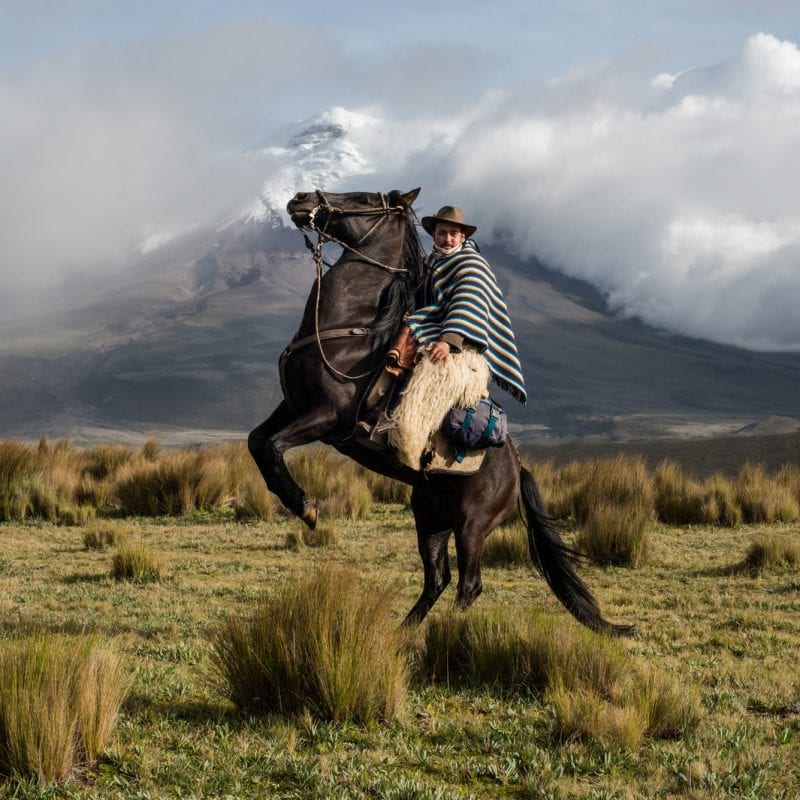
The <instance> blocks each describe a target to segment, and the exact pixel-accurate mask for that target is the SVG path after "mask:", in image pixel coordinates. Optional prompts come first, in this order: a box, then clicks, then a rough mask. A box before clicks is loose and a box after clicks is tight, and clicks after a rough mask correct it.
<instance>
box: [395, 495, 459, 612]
mask: <svg viewBox="0 0 800 800" xmlns="http://www.w3.org/2000/svg"><path fill="white" fill-rule="evenodd" d="M436 506H437V500H436V498H435V496H431V494H430V493H429V492H426V491H424V490H422V489H417V488H415V489H414V491H413V493H412V495H411V507H412V509H413V511H414V520H415V522H416V526H417V547H418V549H419V555H420V557H421V558H422V568H423V569H424V571H425V585H424V587H423V589H422V594H420V596H419V599H418V600H417V602H416V603H415V604H414V607H413V608H412V609H411V611H409V612H408V615H407V616H406V618H405V621H404V623H403V624H404V625H416V624H417V623H419V622H422V620H423V619H425V617H426V615H427V614H428V612H429V611H430V610H431V608H433V604H434V603H435V602H436V601H437V600H438V599H439V596H440V595H441V593H442V592H443V591H444V590H445V589H446V588H447V586H448V585H449V583H450V559H449V557H448V555H447V543H448V541H449V540H450V534H451V533H452V530H451V529H450V528H449V527H446V526H447V523H446V522H442V520H441V519H440V518H438V517H439V515H437V514H436V513H435V512H436ZM443 525H444V526H445V527H444V528H443V527H442V526H443Z"/></svg>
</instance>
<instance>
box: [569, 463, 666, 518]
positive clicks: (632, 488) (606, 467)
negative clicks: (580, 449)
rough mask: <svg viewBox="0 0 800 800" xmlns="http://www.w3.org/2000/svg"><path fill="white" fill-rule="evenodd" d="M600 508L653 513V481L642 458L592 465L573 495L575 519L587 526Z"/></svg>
mask: <svg viewBox="0 0 800 800" xmlns="http://www.w3.org/2000/svg"><path fill="white" fill-rule="evenodd" d="M600 505H616V506H622V507H630V508H641V509H643V510H644V511H645V512H647V513H651V512H652V511H653V509H654V497H653V481H652V478H651V477H650V473H649V472H648V470H647V466H646V465H645V463H644V459H643V458H642V457H641V456H627V455H617V456H614V457H613V458H601V459H597V460H595V461H593V462H591V464H590V466H589V469H588V474H587V475H586V478H585V480H584V481H583V485H582V486H581V487H580V489H579V490H578V492H577V493H576V495H575V501H574V506H575V517H576V519H577V521H578V522H579V523H581V524H583V523H584V522H586V521H587V520H588V519H589V517H590V516H591V514H592V512H593V511H594V509H595V508H597V507H598V506H600Z"/></svg>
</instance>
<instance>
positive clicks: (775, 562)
mask: <svg viewBox="0 0 800 800" xmlns="http://www.w3.org/2000/svg"><path fill="white" fill-rule="evenodd" d="M742 566H743V568H745V569H747V570H749V571H751V572H763V571H765V570H768V569H786V568H787V567H791V568H794V569H796V568H797V567H800V543H798V542H796V541H794V540H793V539H790V538H789V537H788V536H781V535H780V534H774V533H771V534H766V535H764V536H760V537H759V538H758V539H757V540H755V541H754V542H752V544H751V545H750V548H749V549H748V551H747V555H746V556H745V558H744V562H743V564H742Z"/></svg>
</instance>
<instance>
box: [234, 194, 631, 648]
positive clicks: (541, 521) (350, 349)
mask: <svg viewBox="0 0 800 800" xmlns="http://www.w3.org/2000/svg"><path fill="white" fill-rule="evenodd" d="M418 193H419V190H418V189H417V190H415V191H412V192H408V193H407V194H405V195H404V194H401V193H400V192H396V191H394V192H391V193H390V194H389V195H382V194H377V193H363V192H353V193H348V194H328V193H325V194H323V193H321V192H312V193H305V192H301V193H298V194H297V195H295V197H294V198H293V199H292V200H291V201H290V202H289V204H288V206H287V209H288V211H289V214H290V215H291V217H292V221H293V222H294V223H295V224H296V225H297V226H298V227H300V228H309V227H311V228H314V229H315V230H319V231H322V232H323V235H324V236H325V237H330V238H332V239H333V240H338V241H339V242H340V243H343V244H344V245H345V247H344V249H343V252H342V255H341V257H340V258H339V260H338V261H337V262H336V263H335V264H334V265H333V266H332V267H331V268H330V269H329V270H328V271H327V272H326V273H325V274H324V275H323V276H322V280H321V284H320V285H319V293H317V289H318V287H317V284H316V283H315V285H314V287H313V288H312V291H311V295H310V297H309V300H308V302H307V304H306V309H305V313H304V314H303V319H302V322H301V323H300V328H299V329H298V331H297V334H296V336H295V340H294V341H300V340H301V339H304V338H307V339H308V340H309V342H310V343H308V344H305V345H304V346H301V347H298V348H297V349H294V350H291V352H289V354H288V355H286V356H285V357H284V358H283V359H282V364H281V381H282V386H283V393H284V400H283V401H282V402H281V403H280V405H278V407H277V408H276V409H275V411H274V412H273V413H272V415H271V416H270V417H269V418H268V419H267V420H266V421H265V422H263V423H262V424H261V425H259V426H258V427H257V428H255V430H253V431H252V432H251V433H250V437H249V440H248V445H249V449H250V452H251V454H252V456H253V458H254V459H255V462H256V464H257V465H258V468H259V470H260V471H261V474H262V475H263V476H264V480H265V481H266V483H267V486H268V488H269V489H270V490H271V491H272V492H274V493H275V494H276V495H277V496H278V497H279V498H280V500H281V501H282V502H283V504H284V505H285V506H286V507H287V508H289V509H290V510H292V511H293V512H294V513H295V514H297V516H299V517H300V518H301V519H303V520H304V521H305V522H306V523H307V524H308V525H309V526H311V527H313V526H314V525H315V524H316V517H317V513H316V505H315V503H314V502H313V501H311V500H309V499H307V498H306V496H305V493H304V492H303V490H302V489H301V488H300V487H299V486H298V485H297V483H295V481H294V479H293V478H292V476H291V475H290V474H289V472H288V471H287V469H286V464H285V462H284V454H285V453H286V451H287V450H289V449H290V448H292V447H297V446H299V445H303V444H308V443H310V442H315V441H322V442H326V443H328V444H331V445H333V446H334V447H335V448H336V449H337V450H339V451H340V452H342V453H344V454H345V455H347V456H349V457H350V458H352V459H353V460H355V461H357V462H358V463H360V464H362V465H364V466H365V467H367V468H368V469H371V470H373V471H375V472H378V473H380V474H383V475H387V476H389V477H392V478H396V479H399V480H401V481H404V482H406V483H408V484H410V485H411V486H412V495H411V507H412V510H413V512H414V519H415V522H416V528H417V542H418V547H419V553H420V556H421V558H422V563H423V567H424V570H425V583H424V587H423V590H422V593H421V595H420V597H419V599H418V600H417V602H416V603H415V605H414V606H413V608H412V609H411V611H409V613H408V616H407V618H406V621H407V622H418V621H421V620H422V619H423V618H424V617H425V615H426V614H427V613H428V611H430V609H431V607H432V606H433V604H434V603H435V602H436V600H437V599H438V597H439V595H440V594H441V593H442V592H443V591H444V589H445V587H446V586H447V585H448V584H449V582H450V565H449V560H448V553H447V543H448V540H449V538H450V535H451V534H454V535H455V542H456V554H457V560H458V575H459V578H458V590H457V596H456V602H457V604H458V606H459V607H460V608H462V609H466V608H467V607H468V606H470V605H471V604H472V602H473V601H474V600H475V599H476V598H477V597H478V595H479V594H480V593H481V590H482V588H483V587H482V583H481V571H480V566H481V553H482V551H483V544H484V541H485V539H486V536H487V535H488V534H489V533H490V532H491V531H492V530H493V529H494V528H495V527H497V526H498V525H499V524H500V523H501V522H503V521H504V520H505V519H507V518H508V517H509V516H510V515H511V514H513V513H514V511H515V509H516V508H517V506H518V501H519V500H521V502H522V505H523V506H524V508H525V514H526V517H527V524H528V542H529V548H530V553H531V557H532V559H533V561H534V563H535V564H536V566H537V568H538V569H539V571H540V572H541V573H542V575H543V576H544V577H545V579H546V580H547V582H548V584H549V585H550V587H551V588H552V590H553V592H554V593H555V595H556V596H557V597H558V599H559V600H560V601H561V602H562V603H563V605H564V606H565V607H566V608H567V609H568V610H569V611H570V613H572V614H573V616H575V617H576V619H578V620H579V621H580V622H582V623H583V624H585V625H587V626H589V627H591V628H593V629H595V630H608V631H610V632H612V633H623V632H625V631H626V630H627V629H626V628H624V627H623V626H616V625H611V624H610V623H608V622H606V621H605V620H604V619H603V617H602V615H601V614H600V610H599V609H598V607H597V604H596V602H595V600H594V598H593V597H592V595H591V593H590V592H589V590H588V589H587V587H586V586H585V585H584V583H583V582H582V580H581V579H580V577H579V576H578V575H577V574H576V572H575V570H574V567H573V560H574V555H575V554H574V553H572V551H570V550H569V549H568V548H567V547H566V546H565V545H564V544H563V542H562V541H561V538H560V536H559V534H558V531H557V530H556V528H555V527H554V526H553V524H552V523H551V520H550V519H549V518H548V517H547V516H546V515H545V514H544V512H543V506H542V502H541V498H540V496H539V492H538V489H537V487H536V484H535V482H534V480H533V476H532V475H531V474H530V472H529V471H528V470H526V469H525V468H524V467H522V466H521V465H520V462H519V457H518V455H517V451H516V448H515V447H514V444H513V442H512V441H511V439H510V438H509V439H508V441H507V443H506V445H505V446H504V447H501V448H497V449H490V450H489V451H488V452H487V454H486V458H485V459H484V461H483V465H482V467H481V469H480V471H479V472H478V473H476V474H475V475H471V476H447V475H437V476H432V477H430V478H426V477H425V476H423V475H422V474H421V473H418V472H415V471H413V470H411V469H409V468H407V467H405V466H403V465H401V464H399V463H398V462H397V460H396V459H395V458H394V457H393V456H392V454H391V453H390V452H380V451H375V450H374V449H370V448H368V447H365V446H364V445H362V444H360V443H359V441H358V439H356V438H354V437H353V431H354V429H355V426H356V422H357V418H358V412H359V406H360V404H361V402H362V399H363V397H364V394H365V392H366V390H367V388H368V387H369V384H370V381H371V374H370V373H372V372H373V371H375V370H377V369H379V368H380V366H381V365H382V363H383V358H384V353H385V350H386V341H387V337H388V336H391V334H392V333H393V332H394V331H396V330H397V328H398V327H399V323H400V321H401V319H402V316H403V313H404V312H405V311H407V310H408V309H410V308H411V307H412V306H413V305H414V293H415V291H416V290H417V289H418V288H419V286H420V285H421V282H422V279H423V277H424V275H423V270H424V257H423V253H422V250H421V247H420V244H419V240H418V238H417V234H416V229H415V226H414V223H415V220H416V217H415V215H414V213H413V210H412V208H411V205H412V203H413V202H414V200H415V199H416V197H417V195H418ZM348 247H349V248H352V249H348ZM381 265H383V266H381ZM386 267H388V268H389V269H387V268H386ZM397 268H402V269H403V270H404V271H402V272H396V271H392V270H395V269H397ZM350 328H368V329H371V330H372V331H373V333H372V334H371V335H363V334H362V335H346V334H338V333H337V335H335V336H333V337H331V338H326V339H323V340H322V341H321V342H318V341H317V333H318V332H324V331H331V330H335V331H339V330H343V329H350ZM376 329H378V331H377V332H376ZM320 344H321V346H322V348H320ZM323 353H324V355H323ZM326 360H327V362H328V363H327V364H326V363H325V362H326ZM331 367H333V369H331ZM334 370H335V371H338V373H339V374H336V372H335V371H334ZM365 373H366V374H365ZM343 375H346V376H355V377H343Z"/></svg>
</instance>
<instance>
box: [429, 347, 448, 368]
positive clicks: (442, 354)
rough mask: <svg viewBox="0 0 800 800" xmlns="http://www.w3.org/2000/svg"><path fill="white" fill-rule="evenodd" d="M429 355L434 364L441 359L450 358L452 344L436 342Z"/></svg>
mask: <svg viewBox="0 0 800 800" xmlns="http://www.w3.org/2000/svg"><path fill="white" fill-rule="evenodd" d="M428 356H429V358H430V360H431V361H432V362H433V363H434V364H436V363H437V362H439V361H447V359H448V358H450V345H449V344H447V342H436V344H435V345H434V346H433V347H431V349H430V351H429V353H428Z"/></svg>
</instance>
